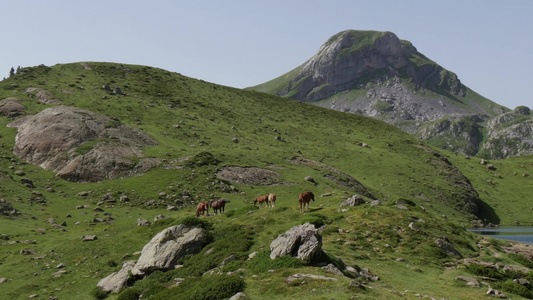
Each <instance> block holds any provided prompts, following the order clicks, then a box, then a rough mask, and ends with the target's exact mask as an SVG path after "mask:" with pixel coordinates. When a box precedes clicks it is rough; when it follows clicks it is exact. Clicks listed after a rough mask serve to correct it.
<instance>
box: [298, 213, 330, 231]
mask: <svg viewBox="0 0 533 300" xmlns="http://www.w3.org/2000/svg"><path fill="white" fill-rule="evenodd" d="M307 222H309V223H311V224H313V225H315V227H316V228H320V227H322V226H324V225H325V224H327V223H329V219H328V218H327V217H326V216H324V215H321V214H310V215H308V216H305V217H303V218H301V219H300V224H305V223H307Z"/></svg>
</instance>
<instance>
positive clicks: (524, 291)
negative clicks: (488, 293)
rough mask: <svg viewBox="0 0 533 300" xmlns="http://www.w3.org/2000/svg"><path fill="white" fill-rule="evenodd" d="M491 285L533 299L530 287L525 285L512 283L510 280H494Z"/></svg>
mask: <svg viewBox="0 0 533 300" xmlns="http://www.w3.org/2000/svg"><path fill="white" fill-rule="evenodd" d="M491 285H492V287H493V288H495V289H498V290H501V291H504V292H507V293H512V294H515V295H519V296H521V297H524V298H527V299H533V291H532V290H531V289H530V288H529V289H528V288H527V287H526V286H523V285H520V284H518V283H514V282H512V281H510V280H509V281H506V282H495V283H492V284H491Z"/></svg>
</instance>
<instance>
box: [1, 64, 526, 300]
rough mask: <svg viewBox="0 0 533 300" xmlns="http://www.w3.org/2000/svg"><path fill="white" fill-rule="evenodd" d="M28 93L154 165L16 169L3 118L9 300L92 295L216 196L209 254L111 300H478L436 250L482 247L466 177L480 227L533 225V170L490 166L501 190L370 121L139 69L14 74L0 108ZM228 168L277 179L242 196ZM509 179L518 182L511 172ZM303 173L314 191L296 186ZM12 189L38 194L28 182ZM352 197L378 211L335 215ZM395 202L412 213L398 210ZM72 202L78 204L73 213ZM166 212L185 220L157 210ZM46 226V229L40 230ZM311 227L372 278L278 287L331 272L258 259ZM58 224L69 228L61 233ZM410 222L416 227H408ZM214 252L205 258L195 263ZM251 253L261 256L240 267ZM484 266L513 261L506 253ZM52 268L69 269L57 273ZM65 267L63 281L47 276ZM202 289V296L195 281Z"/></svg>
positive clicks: (4, 262)
mask: <svg viewBox="0 0 533 300" xmlns="http://www.w3.org/2000/svg"><path fill="white" fill-rule="evenodd" d="M106 85H107V86H109V88H110V89H111V90H112V89H114V88H120V90H121V91H122V92H123V94H120V93H118V94H117V93H113V92H112V91H110V89H109V88H107V87H105V86H106ZM28 88H38V89H41V90H46V91H49V92H50V93H52V94H53V97H54V98H57V99H59V100H60V101H61V102H62V103H61V104H62V105H68V106H76V107H80V108H83V109H87V110H90V111H93V112H96V113H100V114H103V115H105V116H108V117H111V118H114V119H115V120H117V122H121V123H124V124H127V125H130V126H132V127H135V128H139V129H141V130H143V131H144V132H146V133H148V134H149V135H150V136H152V137H153V138H154V139H155V140H156V141H157V142H158V145H157V146H150V147H148V148H146V149H145V153H146V154H147V156H149V157H155V158H160V159H163V160H164V161H163V163H162V164H161V166H160V167H159V168H156V169H153V170H151V171H149V172H147V173H145V174H143V175H139V176H135V177H129V178H122V179H116V180H108V181H104V182H100V183H75V182H68V181H65V180H62V179H59V178H57V177H55V176H54V174H53V172H51V171H44V170H42V169H41V168H40V167H38V166H33V165H31V164H28V163H26V162H24V161H22V160H21V159H19V158H17V157H15V156H14V155H13V154H12V152H11V150H12V148H13V146H14V140H15V135H16V129H15V128H8V127H6V125H7V124H9V123H10V122H12V121H13V120H14V119H12V118H8V117H1V118H0V158H1V159H0V198H3V199H5V200H7V201H8V202H9V203H11V204H12V206H13V207H14V208H15V209H17V210H19V211H20V212H21V213H22V214H21V215H20V216H0V237H1V238H2V241H1V242H2V243H1V246H0V250H1V251H0V278H7V281H6V282H3V283H0V286H1V289H2V291H3V293H4V294H5V295H7V297H8V298H9V299H27V298H28V296H29V295H33V294H37V295H39V298H47V297H49V296H55V297H58V298H59V299H91V298H94V297H99V296H101V295H100V294H99V293H98V292H95V287H96V283H97V282H98V281H99V280H100V279H101V278H103V277H105V276H107V275H109V274H110V273H111V272H114V271H117V270H118V269H120V266H121V265H122V262H123V260H127V259H136V258H137V256H135V255H133V253H134V252H136V251H140V250H141V249H142V247H143V245H144V244H146V243H147V242H148V241H149V240H150V239H151V237H152V236H153V235H155V234H156V233H157V232H159V231H161V230H162V229H164V228H166V227H168V226H170V225H172V224H178V223H180V222H183V220H189V221H190V218H189V219H187V218H188V217H191V216H194V212H195V207H196V206H195V204H196V203H198V202H200V201H208V200H211V199H215V198H220V197H222V198H225V199H228V200H230V201H231V203H229V204H228V205H227V206H226V213H225V214H224V215H217V216H208V217H206V218H200V219H199V220H200V221H199V222H201V223H202V224H203V225H204V226H207V227H211V228H212V233H213V243H212V244H211V245H208V246H206V247H205V248H204V250H202V253H200V254H198V255H195V256H190V257H186V258H185V259H183V261H182V263H183V266H184V267H183V268H181V269H176V270H174V271H170V272H166V273H162V272H156V273H154V274H152V275H150V276H148V277H147V278H146V279H144V280H142V281H138V282H136V283H135V284H134V285H133V286H132V287H131V288H129V289H127V290H126V291H125V292H124V293H123V295H122V296H118V295H109V298H110V299H115V298H120V297H123V298H121V299H126V296H127V295H126V294H128V293H129V294H130V295H134V294H140V293H144V296H145V298H146V297H148V296H150V295H152V296H153V299H169V298H175V299H195V298H194V297H193V296H190V297H189V296H187V295H189V294H187V293H191V292H190V291H189V292H187V289H192V290H193V291H195V293H196V295H204V293H208V292H206V291H205V290H201V288H199V287H198V288H193V287H195V286H205V287H206V289H208V288H209V287H218V290H227V291H234V290H237V291H238V290H243V291H244V292H245V293H246V294H248V295H249V297H250V298H251V299H266V298H270V299H287V298H288V297H300V298H302V297H303V298H306V299H330V298H334V297H336V298H343V297H345V296H346V295H351V296H356V295H361V296H363V297H368V298H384V297H386V298H390V299H394V298H397V299H400V298H409V299H410V298H414V297H416V296H415V294H422V295H429V296H434V297H439V298H441V297H442V298H449V299H452V298H454V295H457V293H460V294H461V295H464V298H477V297H481V296H482V295H483V294H484V290H483V291H482V290H481V289H482V288H478V289H472V288H467V287H465V286H464V285H462V284H459V283H458V282H457V281H455V280H454V278H455V276H457V275H459V274H463V273H468V272H467V271H466V270H465V269H464V268H462V267H460V266H458V264H457V257H454V256H449V255H446V253H444V252H443V251H442V250H440V249H439V248H438V247H437V246H436V245H435V240H436V239H439V238H442V237H446V239H447V240H448V241H449V242H450V243H451V244H453V246H454V247H455V248H456V250H457V251H458V252H459V253H460V254H461V256H462V257H472V256H477V255H480V254H483V250H482V249H480V248H479V247H478V246H477V242H478V240H479V237H477V236H475V235H473V234H471V233H469V232H467V231H465V230H464V229H465V228H466V227H468V226H470V224H471V221H472V220H475V219H476V217H475V216H474V215H473V214H471V213H469V212H468V211H466V210H465V201H466V198H465V197H466V196H465V194H469V193H467V192H465V185H464V184H465V182H464V180H463V179H462V178H463V177H462V176H463V174H465V175H466V176H467V177H468V179H469V180H470V181H471V182H472V184H473V186H474V188H475V189H476V190H477V191H478V193H479V195H480V199H481V200H482V201H483V203H481V207H482V211H481V214H480V215H479V217H480V218H482V219H483V218H487V219H488V220H489V221H491V222H497V221H499V222H501V223H502V224H512V223H513V222H514V221H518V222H520V223H521V224H526V223H528V222H531V221H530V220H529V218H528V214H527V213H526V212H524V211H525V210H524V208H525V206H524V205H526V203H527V202H528V201H529V202H530V201H531V199H530V198H531V195H530V194H528V193H527V192H526V190H525V187H526V186H528V185H527V184H528V183H529V185H530V180H531V179H530V177H525V176H522V173H526V172H527V170H528V169H529V170H530V168H531V159H530V158H522V159H516V160H509V161H498V162H495V163H494V164H495V165H496V167H497V168H498V172H500V170H501V176H502V177H501V178H500V177H497V178H494V179H493V178H492V177H490V180H493V181H495V182H496V184H492V183H488V182H487V178H488V176H491V175H493V174H492V173H493V172H488V171H486V167H485V166H481V165H478V164H477V161H474V160H473V159H472V160H466V159H464V158H460V157H455V156H451V155H447V154H445V153H442V152H439V150H436V149H433V148H431V147H430V146H427V145H424V144H422V143H421V142H419V141H418V140H416V139H415V138H413V137H411V136H409V135H408V134H406V133H404V132H402V131H400V130H398V129H396V128H395V127H393V126H390V125H387V124H385V123H382V122H380V121H376V120H373V119H370V118H365V117H361V116H357V115H352V114H345V113H341V112H336V111H332V110H327V109H323V108H320V107H317V106H313V105H308V104H305V103H301V102H297V101H292V100H289V101H288V100H287V99H282V98H278V97H274V96H270V95H267V94H263V93H258V92H252V91H244V90H238V89H233V88H229V87H224V86H219V85H215V84H211V83H207V82H204V81H200V80H194V79H191V78H188V77H185V76H182V75H180V74H177V73H171V72H167V71H164V70H160V69H155V68H150V67H144V66H133V65H120V64H111V63H85V64H78V63H76V64H66V65H56V66H53V67H46V66H39V67H34V68H24V69H22V70H21V72H19V73H18V74H17V75H15V76H13V77H10V78H8V79H6V80H4V81H2V82H0V100H1V99H5V98H8V97H15V98H18V99H20V100H21V104H22V105H24V106H25V107H26V111H25V112H24V114H34V113H37V112H39V111H42V110H43V109H45V108H47V107H49V106H50V105H48V104H43V103H41V102H39V101H37V99H36V94H35V92H34V91H32V90H28ZM88 145H90V143H88ZM295 158H300V159H295ZM301 162H306V163H301ZM452 163H453V164H452ZM229 166H240V167H258V168H262V169H265V170H269V171H273V172H275V174H276V176H274V177H272V178H270V179H269V181H268V182H267V183H266V184H259V183H252V184H239V183H236V182H232V181H230V180H228V179H223V178H220V177H219V176H217V174H218V173H219V172H220V171H222V170H224V169H225V168H226V167H229ZM456 167H459V169H458V168H456ZM461 171H462V172H461ZM487 172H488V173H487ZM514 172H516V173H517V175H511V174H514ZM307 176H311V177H312V178H313V179H314V182H311V181H309V180H305V179H304V178H305V177H307ZM513 176H515V177H513ZM23 178H26V179H29V180H31V181H32V182H33V184H34V186H35V188H31V187H27V186H25V185H24V184H23V182H22V181H21V179H23ZM251 179H253V178H251ZM355 181H358V182H359V183H360V184H361V185H362V186H364V187H365V188H366V190H363V189H362V188H361V186H358V185H354V184H353V183H354V182H355ZM488 184H490V185H488ZM305 190H310V191H312V192H314V193H315V195H317V199H316V200H317V201H316V202H311V210H310V212H307V213H306V214H301V213H300V212H299V207H298V202H297V197H298V194H299V193H301V192H303V191H305ZM82 192H87V193H82ZM266 193H276V194H277V195H278V200H277V206H276V208H273V209H272V208H270V209H263V208H261V209H259V210H258V209H257V208H255V207H254V206H253V205H252V201H253V199H254V198H255V197H257V196H259V195H262V194H266ZM354 194H360V195H362V196H363V198H364V199H365V200H366V201H367V202H370V201H372V200H373V199H372V198H375V199H378V200H379V201H380V204H379V205H377V206H370V205H369V204H364V205H361V206H357V207H351V208H349V209H348V210H346V211H343V210H340V204H341V203H342V202H343V201H344V200H345V199H346V198H347V197H351V196H352V195H354ZM82 195H85V196H82ZM470 196H471V195H470ZM522 196H523V197H522ZM500 197H505V199H504V200H500V199H501V198H500ZM400 199H403V202H404V203H407V204H406V205H404V206H397V205H396V201H398V200H400ZM83 205H88V207H86V208H81V209H77V207H78V206H83ZM168 206H177V207H180V208H179V209H178V210H167V207H168ZM95 208H99V209H97V210H94V209H95ZM250 211H251V212H253V213H250V214H249V213H248V212H250ZM160 214H163V215H166V216H168V217H169V218H167V219H164V220H161V221H158V222H154V223H153V224H152V225H150V226H137V220H138V219H140V218H145V219H148V220H150V221H152V220H153V219H154V217H156V216H158V215H160ZM49 218H53V219H54V222H55V223H56V225H54V224H52V223H53V222H47V220H48V219H49ZM96 218H103V222H98V220H96ZM306 220H307V221H308V220H312V221H313V222H318V223H324V224H325V227H324V229H322V230H321V233H322V235H323V239H324V246H323V249H324V250H325V252H326V253H327V255H326V256H325V257H323V258H322V262H323V263H324V262H326V263H329V262H331V263H334V264H336V265H339V264H341V263H340V260H342V261H343V262H344V263H345V264H346V265H348V266H358V267H360V268H368V269H369V270H370V272H371V273H373V274H375V275H377V276H379V277H380V280H379V281H375V282H374V281H368V282H367V281H364V280H363V279H362V278H350V277H346V276H340V277H339V276H337V280H336V281H333V282H329V281H328V282H322V281H314V280H310V281H308V282H306V283H302V282H299V283H298V284H287V283H285V281H284V279H285V278H286V277H288V276H290V275H292V274H294V273H313V274H322V275H326V276H328V277H330V276H333V275H331V274H327V273H324V271H322V269H320V268H319V267H318V266H317V265H316V264H312V265H305V264H303V263H301V262H299V261H296V260H293V259H277V260H270V258H268V250H269V245H270V242H271V241H272V239H274V238H275V237H276V236H277V235H279V234H282V233H283V232H285V231H287V230H288V229H290V228H291V227H292V226H294V225H298V224H300V223H302V222H305V221H306ZM62 222H66V226H62V227H61V226H58V225H57V224H61V223H62ZM412 222H415V223H416V224H417V227H418V229H419V230H418V231H414V230H411V229H410V228H409V227H408V225H409V224H410V223H412ZM86 235H97V237H98V240H96V241H92V242H83V241H82V240H81V237H82V236H86ZM493 245H495V246H494V247H496V246H498V247H499V246H500V244H499V243H494V244H493ZM211 248H213V249H215V251H211V252H209V253H207V254H206V253H205V252H206V251H207V250H209V249H211ZM22 250H32V251H29V252H28V251H22ZM21 252H22V253H29V254H21ZM252 252H257V253H258V254H257V255H256V257H255V258H253V259H251V260H247V257H248V255H249V254H250V253H252ZM230 254H236V255H237V257H238V260H237V261H235V262H233V263H231V264H230V265H228V266H226V267H225V268H224V269H223V270H222V271H224V272H230V271H235V270H238V269H239V268H244V269H245V271H243V272H242V273H238V274H236V275H231V276H229V277H228V276H226V275H214V276H208V275H204V276H201V275H202V274H203V273H205V272H207V271H209V270H211V269H213V268H214V267H216V266H218V265H219V264H220V262H221V261H222V260H223V259H224V258H226V257H228V256H229V255H230ZM489 260H492V261H495V260H496V261H503V262H510V261H512V260H511V258H509V257H508V256H507V255H505V254H502V256H500V257H499V258H495V257H494V256H490V257H489ZM60 263H62V264H64V265H65V266H66V267H65V268H59V269H58V268H57V266H58V265H59V264H60ZM445 266H455V267H453V268H445ZM61 270H65V271H66V273H65V274H58V273H57V272H59V271H61ZM269 270H272V271H269ZM180 277H181V278H186V280H185V281H184V283H182V285H180V286H178V287H177V288H173V289H169V288H168V287H169V286H170V285H172V283H173V279H174V278H180ZM352 280H356V281H361V282H364V286H366V288H350V287H349V284H350V282H351V281H352ZM200 281H201V282H203V284H201V285H198V284H197V283H198V282H200ZM195 289H199V290H195ZM406 290H409V292H407V291H406ZM193 294H194V293H193ZM206 295H207V294H206ZM219 296H220V297H221V298H224V297H227V296H224V295H223V294H220V295H219ZM230 296H231V295H230ZM187 297H189V298H187ZM205 297H206V298H209V299H217V297H211V296H209V297H208V296H205ZM210 297H211V298H210ZM143 299H144V298H143Z"/></svg>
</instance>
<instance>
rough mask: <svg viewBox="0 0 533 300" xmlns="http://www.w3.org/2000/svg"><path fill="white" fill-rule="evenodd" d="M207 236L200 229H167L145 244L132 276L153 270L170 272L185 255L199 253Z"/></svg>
mask: <svg viewBox="0 0 533 300" xmlns="http://www.w3.org/2000/svg"><path fill="white" fill-rule="evenodd" d="M206 242H207V236H206V234H205V232H204V230H203V229H202V228H196V227H188V226H185V225H182V224H180V225H176V226H172V227H169V228H167V229H165V230H163V231H161V232H159V233H158V234H156V235H155V236H154V237H153V238H152V240H151V241H150V242H149V243H148V244H146V245H145V246H144V247H143V249H142V251H141V256H140V257H139V260H138V261H137V263H136V264H135V267H134V268H133V270H132V273H133V274H134V275H144V274H147V273H151V272H152V271H155V270H171V269H174V266H175V265H176V264H177V261H178V260H179V259H180V258H182V257H183V256H185V255H187V254H196V253H198V252H200V250H201V249H202V248H203V246H204V245H205V243H206Z"/></svg>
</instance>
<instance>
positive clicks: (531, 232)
mask: <svg viewBox="0 0 533 300" xmlns="http://www.w3.org/2000/svg"><path fill="white" fill-rule="evenodd" d="M469 231H472V232H475V233H478V234H481V235H486V236H490V237H493V238H496V239H502V240H510V241H517V242H522V243H526V244H530V245H533V226H500V227H494V228H478V229H470V230H469Z"/></svg>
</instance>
